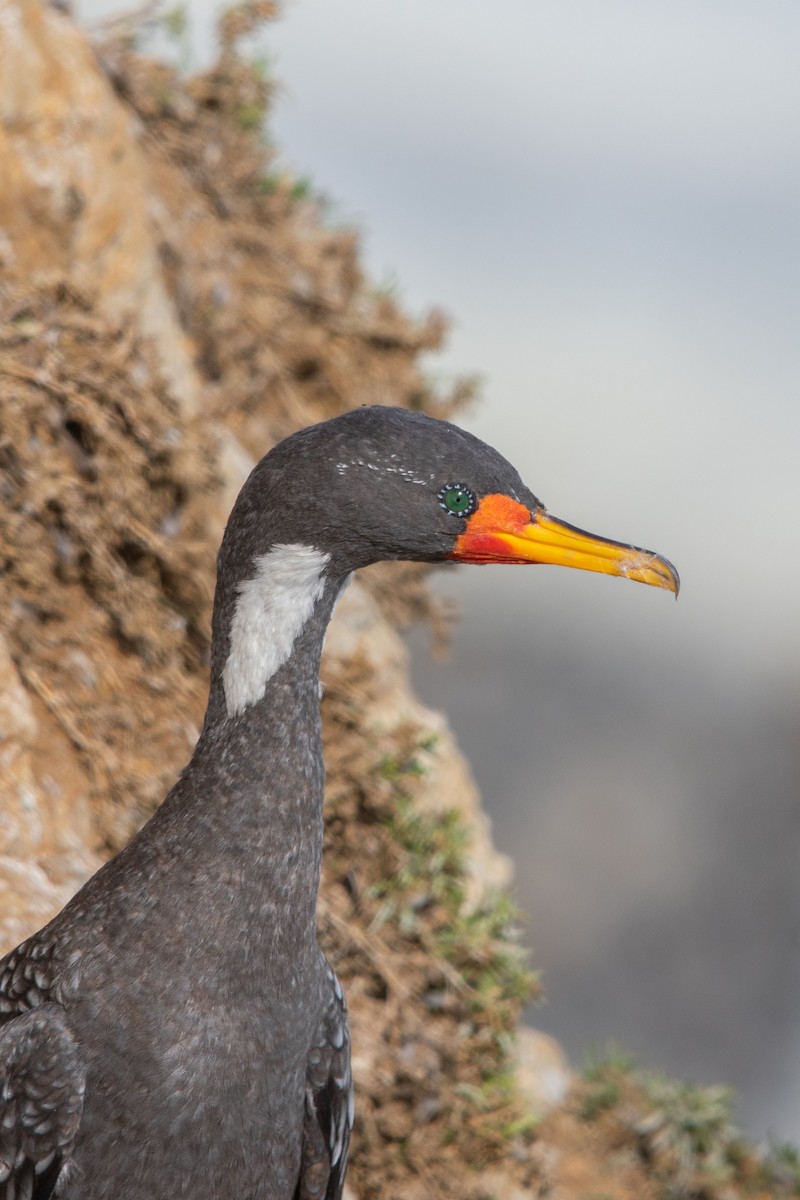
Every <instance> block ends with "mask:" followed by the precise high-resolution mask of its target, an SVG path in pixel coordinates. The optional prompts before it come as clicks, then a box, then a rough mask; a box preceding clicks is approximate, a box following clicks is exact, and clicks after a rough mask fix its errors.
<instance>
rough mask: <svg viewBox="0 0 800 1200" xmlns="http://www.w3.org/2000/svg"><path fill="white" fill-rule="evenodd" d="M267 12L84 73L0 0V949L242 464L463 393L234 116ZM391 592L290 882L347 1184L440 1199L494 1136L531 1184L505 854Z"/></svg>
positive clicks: (166, 668) (245, 116)
mask: <svg viewBox="0 0 800 1200" xmlns="http://www.w3.org/2000/svg"><path fill="white" fill-rule="evenodd" d="M270 8H271V5H269V4H265V3H261V4H258V3H254V4H251V5H244V6H242V7H241V8H239V9H236V10H232V12H231V13H229V14H228V15H227V16H226V18H225V20H224V25H223V36H222V48H221V57H220V62H219V63H218V64H217V66H216V67H215V68H214V69H212V70H211V71H210V72H209V73H208V74H206V75H204V76H201V77H198V78H197V79H194V80H190V81H188V82H186V83H183V82H181V81H180V80H178V79H177V78H176V77H175V76H174V75H172V74H171V72H169V71H168V70H167V69H166V68H163V67H160V66H159V65H158V64H153V63H148V62H147V61H144V60H141V59H138V58H136V57H135V56H134V55H133V54H132V53H131V52H130V51H129V50H127V49H126V48H125V46H123V45H117V46H113V47H106V48H105V49H104V52H103V61H104V62H105V63H106V64H112V70H111V76H107V75H106V73H104V70H103V69H101V67H100V65H99V60H98V57H97V56H96V54H95V52H94V50H93V49H92V48H91V47H90V45H89V44H88V43H87V41H86V39H85V38H84V36H83V35H82V34H81V33H80V31H79V30H77V29H76V28H75V27H74V26H73V24H72V23H71V22H70V20H69V19H68V18H67V17H65V16H64V15H63V14H62V13H60V12H59V11H56V10H55V9H53V8H50V7H45V6H43V5H41V4H38V3H36V2H34V0H19V2H15V3H10V2H9V0H0V62H1V63H2V70H0V162H2V164H3V181H2V186H0V267H1V268H2V270H1V271H0V414H1V416H2V419H1V420H0V544H2V547H3V557H4V562H3V573H2V575H1V576H0V629H2V637H1V638H0V771H1V772H2V778H3V803H2V808H1V809H0V953H2V952H4V951H5V950H7V949H8V948H10V947H11V946H13V945H14V944H16V942H18V941H19V940H21V939H22V938H23V937H25V936H26V934H27V933H29V932H31V931H32V930H34V929H36V928H38V927H39V926H41V925H42V924H43V923H45V922H46V920H47V919H49V917H50V916H51V915H52V914H53V913H54V912H55V911H57V910H58V909H59V908H60V907H61V906H62V905H63V903H64V902H65V900H66V899H67V897H68V896H69V895H70V894H71V893H72V892H73V891H74V890H75V888H76V887H77V886H79V884H80V883H81V882H82V881H83V880H84V879H85V878H86V877H87V876H88V875H89V874H90V873H92V872H93V871H94V870H95V869H96V868H97V866H98V865H99V863H100V862H101V861H102V859H103V858H104V857H105V856H107V854H108V853H110V852H112V851H114V850H116V849H118V848H119V847H120V846H121V845H122V844H123V843H124V842H125V841H126V840H127V839H128V837H129V836H130V833H131V832H132V830H133V829H134V828H135V827H136V826H137V825H138V824H139V823H140V822H141V821H142V820H143V819H144V818H145V817H146V816H147V815H148V814H149V812H151V811H152V810H153V808H154V806H155V805H156V804H157V803H158V802H159V801H160V799H161V798H162V797H163V795H164V794H165V792H166V790H167V788H168V787H169V785H170V783H171V781H172V779H173V778H174V775H175V773H176V772H177V770H178V769H179V768H180V767H181V766H182V765H183V763H184V762H185V761H186V759H187V758H188V755H189V753H190V751H191V748H192V745H193V742H194V739H195V737H196V735H197V729H198V726H199V722H200V720H201V719H202V712H203V705H204V699H205V692H206V685H207V673H206V665H205V664H206V655H207V650H208V621H209V614H210V601H211V588H212V584H213V565H214V555H215V552H216V547H217V545H218V543H219V538H220V536H221V532H222V528H223V526H224V522H225V518H226V515H227V512H228V510H229V508H230V505H231V503H232V501H233V498H234V497H235V494H236V492H237V491H238V488H239V486H240V484H241V482H242V480H243V478H244V477H245V475H246V473H247V471H248V470H249V468H250V466H251V464H252V462H253V461H255V459H256V458H257V457H259V456H260V455H261V454H263V453H264V451H265V450H266V449H268V447H269V446H270V445H271V444H272V443H274V442H275V441H276V440H278V439H279V438H280V437H282V436H284V435H285V434H286V433H288V432H290V431H291V430H292V429H294V428H296V427H298V426H300V425H303V424H307V423H310V422H313V421H315V420H320V419H324V418H325V417H327V416H332V415H335V414H336V413H337V412H341V411H343V410H344V409H345V408H347V407H350V406H352V405H354V404H358V403H375V402H381V403H392V404H401V405H406V406H411V407H415V408H423V409H425V410H426V411H429V412H433V413H434V414H436V415H445V416H446V415H449V413H450V412H451V411H452V409H453V407H454V405H455V404H456V403H457V402H458V400H459V398H460V393H459V390H458V389H456V392H454V393H453V394H452V395H450V396H441V395H436V394H433V393H432V392H431V391H430V389H429V386H428V385H426V383H425V382H424V380H423V377H422V374H421V372H420V369H419V366H418V363H417V359H418V355H419V352H420V351H421V350H424V349H431V348H433V347H435V346H436V345H437V344H438V343H439V341H440V340H441V337H442V333H443V324H442V320H441V318H440V317H438V316H437V315H435V314H433V315H432V316H431V317H429V318H428V319H427V320H425V321H423V322H420V323H416V324H415V323H412V322H410V321H409V320H408V319H407V318H406V317H405V316H404V315H403V314H402V313H401V312H400V311H399V309H398V308H397V307H396V305H395V304H394V302H393V301H392V300H391V299H389V298H387V297H385V296H379V295H376V294H375V293H374V291H372V290H371V289H370V288H369V286H368V284H367V283H366V281H365V280H364V279H363V277H362V274H361V271H360V267H359V265H358V247H357V239H356V238H355V236H354V235H353V234H352V232H350V231H342V230H331V229H329V228H326V226H325V225H324V222H323V221H321V219H320V214H319V211H318V209H317V207H316V206H315V204H314V203H313V202H310V201H308V200H307V199H305V198H304V196H303V194H302V192H301V190H300V189H297V188H296V187H295V186H294V183H293V181H292V180H291V179H290V178H287V177H286V175H285V174H283V173H280V172H277V171H276V170H275V167H274V164H273V163H272V162H271V160H270V158H269V151H268V150H267V149H266V148H265V146H264V144H263V142H262V141H261V140H260V139H259V138H258V136H257V134H256V132H255V131H254V127H253V126H254V119H253V117H254V114H255V117H256V120H255V124H256V125H257V124H258V120H260V118H261V116H262V115H263V111H264V108H265V106H266V103H267V101H268V98H269V89H268V87H267V85H265V84H264V82H263V80H262V79H261V78H260V76H259V75H258V72H257V71H254V70H253V69H252V68H250V67H248V66H247V64H245V63H243V61H242V60H241V59H239V58H238V57H237V55H236V53H235V46H234V39H235V37H236V36H238V35H239V34H240V33H242V32H245V33H246V32H247V31H248V29H249V28H251V27H252V23H253V21H254V20H256V19H257V18H258V17H259V16H263V15H264V10H265V9H270ZM111 78H113V83H112V82H110V79H111ZM387 581H389V582H388V583H387ZM420 617H428V618H431V619H434V620H435V617H436V611H435V606H434V605H433V604H432V602H431V600H430V598H429V597H428V595H427V591H426V586H425V572H424V571H423V570H421V569H418V568H417V567H414V566H403V565H401V564H395V565H394V566H393V568H392V570H391V573H389V574H387V573H385V572H384V571H383V570H382V569H381V568H375V569H372V570H371V571H369V572H366V573H364V576H363V579H362V580H360V581H357V582H356V583H355V584H354V585H353V587H352V588H351V590H350V592H349V593H348V594H347V596H346V597H345V599H344V600H343V602H342V604H341V606H340V611H339V612H338V613H337V616H336V618H335V621H334V624H333V625H332V628H331V631H330V636H329V639H328V645H327V648H326V654H325V660H324V679H325V682H326V685H327V687H328V699H326V701H325V703H324V705H323V712H324V715H325V724H326V730H327V739H328V745H327V757H328V763H329V768H330V770H329V792H330V795H329V803H328V830H327V839H328V844H327V849H326V882H325V887H324V890H323V895H322V897H321V905H320V911H321V924H322V936H323V938H324V940H325V943H326V946H327V947H328V948H329V950H330V952H331V953H332V954H333V955H334V956H335V957H336V959H337V961H338V962H339V964H340V970H341V972H342V974H343V977H344V978H345V979H346V980H348V981H349V983H348V987H349V991H350V995H351V1011H352V1016H353V1024H354V1028H355V1030H356V1034H357V1046H358V1049H357V1055H356V1063H355V1070H356V1076H357V1079H358V1082H359V1086H360V1088H361V1089H362V1093H363V1105H362V1116H361V1118H360V1121H361V1124H360V1126H359V1134H358V1136H357V1138H356V1144H355V1146H354V1150H353V1161H352V1172H351V1179H352V1183H353V1187H354V1189H355V1191H356V1193H357V1194H358V1195H359V1196H360V1197H362V1200H366V1198H367V1197H370V1196H375V1197H377V1196H379V1195H380V1196H381V1197H385V1196H389V1195H391V1196H396V1197H398V1198H400V1197H402V1198H403V1200H416V1198H417V1197H422V1196H427V1195H430V1194H436V1193H443V1191H444V1190H447V1189H449V1188H450V1187H451V1186H452V1185H453V1181H454V1180H455V1179H458V1180H459V1183H458V1191H459V1194H460V1195H462V1196H463V1197H465V1198H466V1200H469V1198H470V1197H476V1198H477V1197H478V1196H482V1195H484V1194H485V1192H486V1187H487V1186H488V1184H487V1185H482V1184H481V1172H482V1171H483V1170H484V1169H485V1168H487V1167H488V1166H489V1165H491V1168H492V1171H493V1174H492V1176H491V1179H492V1187H497V1186H499V1184H498V1183H497V1181H498V1179H500V1180H505V1185H504V1186H506V1190H507V1193H508V1194H512V1189H513V1188H516V1189H517V1190H519V1188H521V1187H523V1188H525V1189H527V1193H526V1194H533V1192H535V1190H536V1186H537V1185H536V1178H537V1175H536V1167H535V1163H534V1160H533V1159H532V1158H531V1156H530V1155H529V1153H528V1147H529V1142H530V1137H529V1133H528V1132H526V1133H524V1134H523V1133H520V1132H515V1133H513V1134H506V1133H504V1132H503V1130H504V1129H505V1128H510V1129H513V1130H519V1129H521V1128H522V1127H523V1126H524V1124H525V1123H524V1121H521V1119H520V1113H521V1111H522V1110H521V1107H520V1106H521V1104H522V1101H521V1098H520V1095H519V1094H518V1092H517V1091H516V1090H515V1089H514V1088H512V1087H511V1085H510V1084H509V1082H508V1080H509V1079H510V1077H511V1074H510V1073H511V1071H512V1067H513V1063H512V1060H511V1057H510V1055H509V1050H508V1046H509V1043H510V1040H511V1035H512V1032H513V1028H514V1024H515V1021H516V1019H517V1017H518V1013H519V1011H520V1009H521V1006H522V1003H523V1002H524V999H525V997H526V996H527V994H528V990H529V980H528V977H527V975H526V974H525V972H524V970H523V969H522V967H521V966H520V965H519V963H518V960H517V957H516V951H515V949H514V947H513V944H512V941H513V939H512V935H511V932H510V930H511V926H512V924H513V913H512V911H511V909H510V907H509V906H508V905H507V902H506V901H504V900H498V899H497V898H496V897H495V891H496V889H499V888H501V887H502V886H503V885H505V884H506V883H507V882H508V878H509V866H508V862H507V861H506V860H505V858H503V856H501V855H499V854H498V853H497V852H496V851H495V849H494V848H493V846H492V843H491V837H490V833H489V829H488V824H487V821H486V818H485V816H484V815H483V812H482V810H481V806H480V801H479V798H478V795H477V792H476V790H475V786H474V783H473V781H472V778H471V775H470V772H469V768H468V766H467V764H466V762H465V760H464V758H463V757H462V756H461V754H460V752H459V751H458V748H457V746H456V745H455V742H454V739H453V736H452V734H451V732H450V730H449V728H448V726H447V722H446V720H445V719H444V717H442V716H441V714H438V713H433V712H431V711H430V710H427V709H425V708H424V706H422V705H421V704H420V703H419V701H418V700H417V699H416V697H415V696H414V695H413V692H412V690H411V687H410V684H409V680H408V666H407V658H406V652H405V649H404V647H403V644H402V641H401V639H400V638H399V635H398V633H397V623H398V621H401V622H402V621H403V620H408V619H412V618H420ZM467 827H468V828H469V829H470V830H471V837H470V839H469V840H467V839H466V835H465V832H464V830H465V829H466V828H467ZM366 846H369V848H370V849H369V852H368V853H365V849H364V848H365V847H366ZM487 897H488V898H487ZM509 939H511V940H509ZM509 1138H511V1139H512V1142H513V1147H512V1148H513V1156H512V1159H511V1160H509V1161H511V1162H512V1164H513V1165H512V1166H511V1167H508V1168H507V1166H506V1165H504V1164H505V1162H506V1158H507V1150H508V1146H509V1144H510V1143H509ZM443 1146H446V1149H444V1150H443ZM508 1171H510V1172H511V1174H508ZM498 1172H499V1174H498ZM504 1172H505V1173H504ZM487 1178H488V1177H487ZM501 1190H503V1188H501ZM520 1194H521V1193H520Z"/></svg>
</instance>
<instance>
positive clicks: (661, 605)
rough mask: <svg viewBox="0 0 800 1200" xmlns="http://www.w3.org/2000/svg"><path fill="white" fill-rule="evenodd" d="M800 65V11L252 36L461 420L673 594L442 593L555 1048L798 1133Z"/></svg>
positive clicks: (281, 108) (475, 579)
mask: <svg viewBox="0 0 800 1200" xmlns="http://www.w3.org/2000/svg"><path fill="white" fill-rule="evenodd" d="M99 5H102V6H103V7H104V8H105V7H107V6H106V5H105V4H104V3H103V0H91V8H90V5H89V3H88V2H85V3H84V4H83V6H82V11H84V12H90V11H95V12H96V11H97V9H98V6H99ZM189 9H190V12H191V14H192V17H193V39H194V45H195V55H196V57H197V58H202V56H203V55H204V54H207V53H208V50H209V46H210V38H209V33H208V17H207V9H206V6H205V5H204V4H200V3H195V4H191V5H189ZM799 47H800V5H798V4H797V3H796V0H762V2H761V3H759V4H757V5H756V4H753V3H751V2H750V0H748V2H746V3H745V2H740V0H670V2H669V3H667V2H666V0H659V2H655V0H636V2H635V3H634V2H633V0H493V2H492V3H489V2H488V0H480V2H478V0H404V2H403V3H389V2H388V0H294V2H292V3H290V4H287V6H286V15H285V17H284V19H283V20H282V21H281V22H280V23H278V24H277V25H275V26H272V27H270V28H269V29H268V31H267V32H266V35H265V36H264V37H263V38H262V39H261V49H264V50H266V53H267V54H268V56H269V58H270V60H271V62H272V64H273V70H274V73H275V74H276V75H277V76H278V77H279V79H280V80H281V81H282V84H283V90H282V93H281V95H280V97H279V99H278V102H277V104H276V107H275V109H274V112H273V113H272V115H271V117H270V132H271V135H272V136H273V137H274V138H275V139H276V140H277V142H278V143H279V145H280V146H281V147H283V149H284V152H285V158H286V161H287V162H288V163H289V164H291V165H292V167H293V168H294V169H295V170H297V171H298V172H299V173H301V174H302V173H307V174H308V175H310V176H311V178H312V179H313V181H314V184H315V185H316V186H317V187H319V188H320V189H321V190H322V191H324V192H326V193H328V194H329V195H330V196H331V197H333V200H334V205H333V213H334V215H335V219H337V220H352V221H354V222H356V223H357V224H358V225H359V226H360V227H361V228H362V229H363V230H364V236H365V253H366V258H367V262H368V265H369V268H370V270H371V272H372V274H373V276H374V277H375V278H376V280H378V281H381V282H387V281H388V282H391V283H393V284H394V285H395V286H396V288H397V290H398V293H399V295H400V297H401V299H403V300H404V302H405V303H406V306H407V307H409V308H410V309H411V310H412V311H416V312H422V311H423V310H424V309H425V308H427V307H428V306H429V305H431V304H434V303H435V304H437V305H441V306H443V307H444V308H445V309H446V310H448V311H449V312H450V313H451V314H452V316H453V318H454V328H453V334H452V337H451V340H450V345H449V348H448V350H447V352H446V353H445V354H444V356H438V357H437V358H436V359H431V360H430V361H429V362H428V364H427V366H428V367H429V369H430V370H431V371H432V372H434V373H440V374H442V375H443V376H445V377H446V376H448V375H450V374H453V373H459V372H467V373H473V372H478V373H480V375H481V376H482V378H483V381H484V385H483V397H484V400H483V403H482V405H481V406H480V408H479V409H478V410H477V411H476V412H475V413H474V415H473V416H471V417H470V418H469V419H468V421H467V422H466V423H469V424H470V425H471V427H472V428H474V429H475V430H476V431H477V432H479V433H480V434H481V435H482V436H484V437H485V438H486V439H487V440H489V441H491V442H492V443H493V444H495V445H496V446H497V447H498V448H499V449H500V450H502V451H503V452H504V453H505V454H506V455H507V456H508V457H509V458H511V459H513V461H514V462H515V464H516V466H517V467H518V468H519V469H520V471H521V473H522V475H523V476H524V477H525V479H526V482H527V483H528V484H529V485H530V486H531V487H532V488H533V490H534V491H535V492H536V493H537V494H538V495H539V496H540V497H541V498H542V499H543V500H544V501H545V503H546V504H547V505H548V507H550V508H551V510H552V511H553V512H555V513H556V514H558V515H559V516H562V517H564V518H566V519H567V520H569V521H571V522H573V523H575V524H579V525H582V526H584V527H586V528H589V529H593V530H595V531H597V532H599V533H603V534H607V535H609V536H612V537H616V538H619V539H622V540H626V541H627V540H630V541H633V542H636V543H639V544H643V545H646V546H650V547H652V548H653V549H656V550H658V551H660V552H662V553H664V554H666V555H667V556H668V557H670V558H671V559H672V560H673V561H674V562H675V563H676V565H677V566H678V569H679V570H680V572H681V576H682V580H683V590H682V593H681V598H680V601H679V603H678V604H677V605H675V604H674V603H672V602H671V601H670V598H669V597H668V596H667V595H666V594H663V593H656V592H654V591H651V590H650V589H645V588H641V587H633V586H631V585H628V584H622V583H621V582H620V581H617V580H609V579H604V578H601V577H598V576H588V575H585V576H584V575H578V574H576V573H573V572H565V571H556V570H553V571H549V570H544V569H542V570H536V571H530V572H522V571H511V570H508V569H506V570H501V569H486V570H484V571H467V570H464V571H461V572H459V573H450V574H448V576H447V579H446V580H445V581H444V583H443V584H442V586H443V587H444V588H446V589H447V590H449V591H450V592H451V593H454V594H457V595H458V597H459V599H460V601H461V604H462V607H463V608H464V612H465V616H464V620H463V623H462V626H461V629H460V631H459V632H458V633H457V634H456V638H455V643H454V650H453V656H452V659H451V662H450V663H449V664H447V665H446V667H444V668H441V667H437V668H430V667H428V666H426V665H425V663H424V662H422V656H421V655H420V654H418V658H419V660H420V661H419V665H418V677H419V680H420V684H421V686H422V687H423V688H424V689H426V694H427V695H428V696H429V697H430V698H431V699H433V700H437V701H441V702H442V703H445V704H446V705H447V707H448V710H449V711H450V712H451V714H452V717H453V720H454V723H455V724H456V728H457V731H458V733H459V736H460V739H461V742H462V744H463V745H464V747H465V749H466V751H467V753H468V754H469V755H470V756H471V757H472V759H473V762H474V765H475V770H476V773H477V775H478V778H479V780H480V782H481V785H482V788H483V791H484V793H485V795H486V797H487V801H488V802H489V803H490V804H491V806H492V808H493V811H494V813H495V824H496V830H497V836H498V840H499V841H500V843H501V844H502V845H503V846H504V848H506V849H509V850H511V849H514V850H515V852H516V857H517V862H518V878H519V886H520V895H521V898H522V900H523V902H524V903H525V904H526V906H527V907H528V908H529V909H530V911H531V914H532V929H531V938H532V941H533V943H534V945H535V950H536V963H537V965H539V966H540V967H542V968H543V969H544V973H545V984H546V989H547V991H548V994H549V997H550V1003H549V1005H548V1007H547V1008H546V1009H544V1010H542V1012H541V1013H537V1014H536V1015H535V1019H536V1020H537V1021H538V1022H539V1023H541V1024H543V1025H545V1026H546V1027H547V1028H551V1029H552V1030H553V1031H554V1032H556V1033H557V1034H558V1035H559V1036H560V1037H562V1038H563V1039H564V1040H565V1042H566V1043H567V1045H568V1047H569V1049H570V1051H571V1053H572V1054H573V1055H574V1056H575V1057H576V1058H579V1057H580V1053H581V1050H582V1049H583V1048H585V1046H586V1045H587V1044H588V1043H589V1042H594V1043H595V1044H597V1043H602V1041H603V1040H604V1038H605V1037H606V1036H608V1035H610V1034H613V1035H615V1036H617V1037H618V1038H619V1039H620V1041H621V1042H622V1043H623V1045H629V1046H632V1047H633V1048H634V1049H636V1050H637V1051H639V1052H640V1053H641V1054H642V1057H643V1058H644V1059H645V1060H646V1061H649V1062H657V1063H661V1064H662V1065H664V1066H666V1067H669V1068H670V1069H672V1070H675V1071H679V1072H680V1073H682V1074H686V1075H692V1074H694V1075H696V1076H697V1077H699V1078H701V1079H703V1080H706V1081H711V1080H712V1079H720V1080H727V1081H730V1082H732V1083H735V1084H737V1086H738V1087H739V1088H740V1089H741V1092H742V1109H741V1113H742V1115H743V1118H744V1119H745V1121H746V1122H747V1123H748V1124H749V1126H750V1128H752V1129H754V1130H755V1131H756V1132H763V1131H764V1130H765V1129H766V1128H767V1127H768V1126H769V1127H771V1128H772V1129H773V1130H775V1131H776V1132H777V1133H778V1134H783V1135H787V1136H788V1135H792V1136H794V1137H796V1138H798V1137H800V1082H798V1081H800V955H799V953H798V941H799V940H800V939H799V938H798V930H800V882H798V880H800V821H798V815H797V813H798V803H799V802H800V786H799V782H800V762H798V742H800V738H798V727H800V686H799V685H798V678H799V675H798V672H799V671H800V636H798V618H797V607H798V594H800V553H799V552H798V551H799V549H800V545H799V539H798V533H797V520H798V515H797V514H798V513H799V512H800V468H799V467H798V458H799V456H800V404H799V403H798V379H800V361H799V360H800V349H799V348H798V347H799V346H800V339H799V338H798V330H800V283H799V282H798V280H799V279H800V236H799V227H798V211H800V204H799V203H798V202H799V201H800V71H798V69H797V61H798V48H799ZM487 700H488V701H489V703H487Z"/></svg>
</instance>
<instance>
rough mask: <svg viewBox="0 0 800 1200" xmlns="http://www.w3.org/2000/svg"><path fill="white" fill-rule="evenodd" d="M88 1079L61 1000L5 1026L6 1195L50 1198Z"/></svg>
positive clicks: (1, 1097) (1, 1169)
mask: <svg viewBox="0 0 800 1200" xmlns="http://www.w3.org/2000/svg"><path fill="white" fill-rule="evenodd" d="M85 1084H86V1072H85V1069H84V1065H83V1061H82V1056H81V1053H80V1050H79V1048H78V1046H77V1044H76V1042H75V1039H74V1038H73V1036H72V1034H71V1032H70V1030H69V1028H68V1026H67V1022H66V1014H65V1012H64V1009H63V1008H62V1007H61V1005H60V1004H52V1003H51V1004H42V1005H40V1006H38V1007H36V1008H31V1009H30V1010H28V1011H27V1012H22V1013H20V1014H19V1015H18V1016H15V1017H13V1018H12V1019H11V1020H6V1021H5V1022H4V1023H3V1024H2V1025H0V1200H48V1198H49V1197H50V1196H52V1195H53V1189H54V1187H55V1184H56V1180H57V1179H58V1177H59V1175H60V1174H61V1172H62V1170H63V1168H64V1167H65V1165H66V1164H67V1163H68V1162H69V1160H70V1157H71V1155H72V1150H73V1147H74V1145H75V1138H76V1135H77V1132H78V1126H79V1125H80V1120H81V1113H82V1112H83V1093H84V1088H85Z"/></svg>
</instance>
